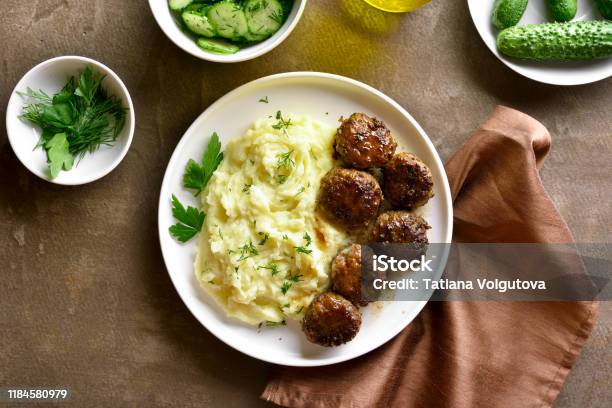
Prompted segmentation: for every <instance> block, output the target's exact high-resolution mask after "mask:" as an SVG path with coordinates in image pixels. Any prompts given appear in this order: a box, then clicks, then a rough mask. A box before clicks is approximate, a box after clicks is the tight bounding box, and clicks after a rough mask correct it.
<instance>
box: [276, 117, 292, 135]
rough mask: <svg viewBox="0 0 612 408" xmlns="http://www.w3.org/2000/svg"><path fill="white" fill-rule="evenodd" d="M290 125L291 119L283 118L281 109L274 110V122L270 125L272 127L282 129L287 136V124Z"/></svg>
mask: <svg viewBox="0 0 612 408" xmlns="http://www.w3.org/2000/svg"><path fill="white" fill-rule="evenodd" d="M291 125H292V123H291V119H285V118H283V114H282V113H281V111H277V112H276V123H275V124H273V125H272V128H273V129H276V130H282V131H283V133H284V134H285V136H289V133H288V132H287V129H289V126H291Z"/></svg>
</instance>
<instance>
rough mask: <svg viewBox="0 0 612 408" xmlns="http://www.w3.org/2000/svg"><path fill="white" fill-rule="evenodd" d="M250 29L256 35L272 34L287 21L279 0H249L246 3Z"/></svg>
mask: <svg viewBox="0 0 612 408" xmlns="http://www.w3.org/2000/svg"><path fill="white" fill-rule="evenodd" d="M244 14H245V15H246V20H247V24H248V26H249V31H250V32H251V33H252V34H255V35H260V36H261V35H263V36H270V35H272V34H274V33H275V32H277V31H278V30H279V28H281V26H282V25H283V23H284V22H285V18H286V17H285V12H284V10H283V6H282V5H281V4H280V2H279V1H278V0H247V1H246V2H245V3H244Z"/></svg>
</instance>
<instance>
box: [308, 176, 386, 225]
mask: <svg viewBox="0 0 612 408" xmlns="http://www.w3.org/2000/svg"><path fill="white" fill-rule="evenodd" d="M382 200H383V194H382V190H381V189H380V186H379V185H378V181H376V179H375V178H374V177H373V176H372V175H371V174H368V173H366V172H363V171H359V170H354V169H344V168H340V167H336V168H333V169H331V170H330V171H329V172H328V173H327V174H326V175H325V176H323V178H322V179H321V187H320V190H319V199H318V206H319V208H320V209H321V210H322V211H323V213H324V214H326V215H327V216H328V218H329V219H330V221H333V222H335V223H337V224H339V225H340V226H342V227H344V228H346V229H353V228H362V227H365V226H367V225H368V224H369V223H370V222H372V221H373V220H374V218H375V217H376V214H377V213H378V209H379V207H380V204H381V202H382Z"/></svg>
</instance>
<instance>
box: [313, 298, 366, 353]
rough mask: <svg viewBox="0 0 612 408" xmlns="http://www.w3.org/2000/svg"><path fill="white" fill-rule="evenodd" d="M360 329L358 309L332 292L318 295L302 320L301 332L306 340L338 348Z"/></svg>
mask: <svg viewBox="0 0 612 408" xmlns="http://www.w3.org/2000/svg"><path fill="white" fill-rule="evenodd" d="M360 327H361V312H359V309H358V308H357V307H356V306H355V305H353V304H352V303H351V302H349V301H348V300H346V299H345V298H343V297H342V296H340V295H338V294H335V293H332V292H326V293H322V294H320V295H318V296H317V297H316V298H315V299H314V300H313V301H312V303H311V304H310V306H309V307H308V310H307V311H306V314H305V315H304V320H302V330H303V331H304V334H305V335H306V338H307V339H308V340H309V341H311V342H313V343H315V344H319V345H321V346H325V347H333V346H339V345H341V344H344V343H346V342H348V341H351V340H352V339H353V338H354V337H355V336H356V335H357V332H358V331H359V328H360Z"/></svg>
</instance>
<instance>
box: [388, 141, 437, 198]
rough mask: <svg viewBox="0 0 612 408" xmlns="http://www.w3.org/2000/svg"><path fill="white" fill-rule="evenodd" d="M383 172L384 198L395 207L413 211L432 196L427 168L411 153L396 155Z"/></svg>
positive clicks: (431, 180) (430, 178)
mask: <svg viewBox="0 0 612 408" xmlns="http://www.w3.org/2000/svg"><path fill="white" fill-rule="evenodd" d="M383 172H384V182H385V183H384V192H385V198H386V199H387V200H389V202H390V203H391V204H393V205H394V206H396V207H400V208H405V209H414V208H416V207H420V206H422V205H424V204H425V203H427V201H429V199H430V198H431V197H433V195H434V194H433V184H434V183H433V177H432V175H431V171H430V170H429V167H427V165H426V164H425V163H423V162H422V161H421V159H419V158H418V157H416V156H415V155H414V154H412V153H406V152H402V153H398V154H396V155H395V156H394V157H393V158H392V159H391V160H390V161H389V162H388V163H387V164H386V166H385V167H384V169H383Z"/></svg>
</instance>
